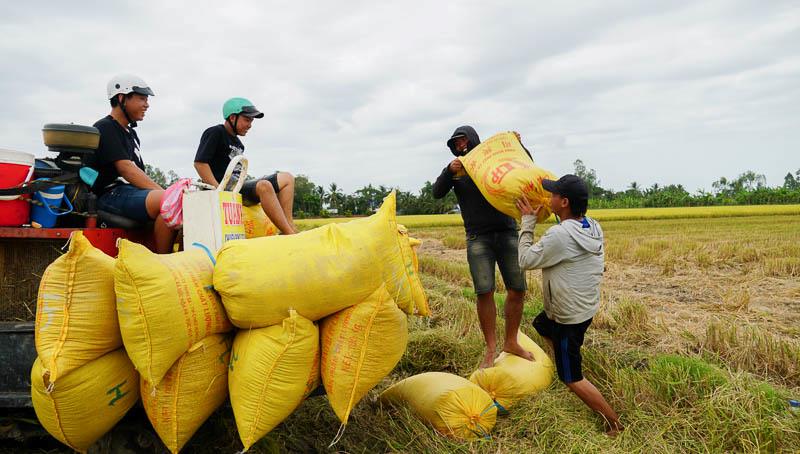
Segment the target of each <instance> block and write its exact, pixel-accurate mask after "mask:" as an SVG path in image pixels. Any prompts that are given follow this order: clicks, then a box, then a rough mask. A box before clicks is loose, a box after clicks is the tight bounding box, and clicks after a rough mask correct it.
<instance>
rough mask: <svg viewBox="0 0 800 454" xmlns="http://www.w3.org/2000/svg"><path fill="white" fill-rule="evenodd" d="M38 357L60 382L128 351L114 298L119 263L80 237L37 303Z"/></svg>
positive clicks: (48, 274) (45, 281)
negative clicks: (116, 352) (92, 363)
mask: <svg viewBox="0 0 800 454" xmlns="http://www.w3.org/2000/svg"><path fill="white" fill-rule="evenodd" d="M35 339H36V352H37V353H38V354H39V359H40V360H41V363H42V371H43V373H44V374H45V376H46V380H47V381H48V382H50V383H52V384H53V385H54V386H55V383H56V381H57V380H58V379H59V378H60V377H63V376H64V375H66V374H68V373H70V372H71V371H73V370H75V369H77V368H79V367H81V366H83V365H84V364H86V363H88V362H89V361H92V360H94V359H97V358H99V357H101V356H103V355H105V354H106V353H109V352H112V351H114V350H116V349H118V348H120V347H122V336H121V335H120V331H119V322H118V321H117V306H116V300H115V296H114V259H113V258H111V257H109V256H108V255H106V254H105V253H103V252H102V251H101V250H99V249H97V248H95V247H94V246H92V244H91V243H90V242H89V240H88V239H87V238H86V237H85V236H84V235H83V233H82V232H80V231H75V232H73V233H72V236H71V237H70V242H69V250H68V251H67V253H66V254H64V255H62V256H61V257H59V258H57V259H56V260H55V261H54V262H53V263H51V264H50V265H49V266H48V267H47V269H46V270H45V271H44V274H43V275H42V280H41V283H40V284H39V294H38V297H37V300H36V336H35Z"/></svg>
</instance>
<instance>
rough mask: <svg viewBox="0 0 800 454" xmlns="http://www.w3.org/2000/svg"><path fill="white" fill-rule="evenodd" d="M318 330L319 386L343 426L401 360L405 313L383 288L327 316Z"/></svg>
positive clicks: (403, 346) (406, 335) (406, 342)
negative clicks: (319, 348)
mask: <svg viewBox="0 0 800 454" xmlns="http://www.w3.org/2000/svg"><path fill="white" fill-rule="evenodd" d="M319 329H320V338H321V341H322V362H321V367H320V372H321V374H322V383H323V384H324V385H325V391H326V392H327V394H328V400H329V401H330V404H331V407H333V411H334V412H335V413H336V416H338V417H339V420H340V421H342V424H347V419H348V417H349V416H350V411H351V410H352V409H353V407H354V406H355V405H356V404H357V403H358V402H359V401H360V400H361V399H362V398H363V397H364V396H365V395H366V394H367V393H368V392H369V390H370V389H372V388H373V387H374V386H375V385H377V384H378V383H379V382H380V381H381V380H382V379H383V377H385V376H386V375H388V374H389V372H391V371H392V369H394V366H396V365H397V362H398V361H400V358H401V357H402V356H403V353H404V352H405V350H406V345H407V344H408V321H407V320H406V314H404V313H403V311H401V310H400V309H398V308H397V305H396V304H394V301H392V297H391V296H389V293H388V292H387V291H386V288H385V287H383V286H381V288H379V289H378V290H377V291H376V292H375V293H373V294H372V295H371V296H370V297H369V298H368V299H367V300H366V301H364V302H363V303H359V304H356V305H355V306H352V307H348V308H347V309H343V310H341V311H339V312H337V313H335V314H333V315H330V316H328V317H325V318H324V319H323V320H322V322H321V323H320V327H319Z"/></svg>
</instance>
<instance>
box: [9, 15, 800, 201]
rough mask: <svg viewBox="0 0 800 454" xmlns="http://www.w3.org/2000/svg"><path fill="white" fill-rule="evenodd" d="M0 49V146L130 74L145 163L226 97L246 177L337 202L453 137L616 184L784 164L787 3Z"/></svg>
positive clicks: (182, 149)
mask: <svg viewBox="0 0 800 454" xmlns="http://www.w3.org/2000/svg"><path fill="white" fill-rule="evenodd" d="M111 4H114V5H116V6H110V5H111ZM120 5H123V6H120ZM589 5H591V6H589ZM666 5H668V6H666ZM0 36H2V37H3V38H2V39H1V40H0V61H2V71H1V72H0V99H2V101H3V108H2V109H0V148H7V149H15V150H20V151H27V152H31V153H34V154H36V155H37V156H44V155H46V149H45V148H44V146H43V144H42V142H41V132H40V130H41V127H42V125H43V124H44V123H53V122H74V123H80V124H92V123H94V122H95V121H96V120H97V119H99V118H101V117H102V116H104V115H106V114H107V113H108V110H109V106H108V101H107V100H106V98H105V86H106V82H107V81H108V80H109V79H110V78H111V77H112V76H113V75H114V74H116V73H122V72H130V73H135V74H138V75H139V76H141V77H142V78H144V79H145V80H146V81H147V82H148V83H149V84H150V86H151V87H152V88H153V90H154V91H155V93H156V96H155V97H154V98H152V99H151V102H150V110H149V111H148V112H147V117H146V118H145V120H144V121H143V122H141V123H140V125H139V128H138V132H139V135H140V137H141V139H142V151H143V156H144V159H145V162H147V163H150V164H153V165H156V166H158V167H161V168H162V169H165V170H167V169H173V170H175V171H177V172H178V173H179V174H181V175H182V176H195V175H194V171H193V168H192V161H193V158H194V153H195V151H196V149H197V144H198V142H199V138H200V135H201V133H202V131H203V130H204V129H205V128H206V127H208V126H211V125H213V124H216V123H220V122H221V121H222V119H221V106H222V103H223V102H224V101H225V99H227V98H229V97H232V96H244V97H247V98H250V99H251V100H252V101H253V102H254V103H255V104H256V106H257V107H259V108H260V109H261V110H262V111H263V112H265V113H266V117H265V118H264V119H262V120H256V123H255V124H254V127H253V128H252V129H251V130H250V132H249V134H248V135H247V136H246V137H245V138H243V142H244V144H245V146H246V148H247V155H248V156H249V158H250V168H251V173H253V174H257V175H261V174H266V173H269V172H271V171H272V170H274V169H281V170H288V171H291V172H293V173H295V174H305V175H308V176H309V178H311V180H312V181H314V182H316V183H317V184H323V185H325V186H326V187H327V185H328V184H329V183H331V182H336V183H337V184H339V185H340V186H341V187H343V189H344V190H345V191H346V192H351V191H353V190H355V189H357V188H359V187H361V186H363V185H366V184H367V183H374V184H385V185H390V186H398V187H400V188H401V189H404V190H410V191H414V192H416V191H417V190H418V189H419V188H420V187H421V186H422V184H423V183H424V182H425V181H426V180H433V179H434V178H435V177H436V175H438V173H439V171H440V170H441V168H443V167H444V165H445V164H446V163H447V162H448V161H449V159H450V155H449V151H448V150H447V148H446V146H445V140H446V139H447V138H448V137H449V136H450V134H451V133H452V131H453V130H454V129H455V128H456V127H457V126H459V125H462V124H471V125H473V126H474V127H475V128H476V129H477V131H478V132H479V134H480V135H481V136H482V137H484V138H488V137H489V136H491V135H493V134H494V133H496V132H499V131H504V130H510V129H515V130H517V131H519V132H520V133H521V134H522V137H523V142H524V143H525V144H526V145H528V146H529V148H531V149H532V151H533V153H534V159H535V160H536V161H537V163H538V164H539V165H541V166H542V167H545V168H547V169H550V170H552V171H553V172H555V173H556V174H562V173H567V172H570V171H571V170H572V169H573V167H572V163H573V162H574V161H575V159H578V158H579V159H582V160H583V161H584V162H585V163H586V165H587V166H588V167H590V168H594V169H596V171H597V174H598V176H599V177H600V180H601V183H602V185H603V186H606V187H612V188H614V189H618V190H620V189H624V188H625V187H627V186H628V184H629V183H630V182H632V181H637V182H638V183H639V184H640V185H644V186H650V185H652V184H653V183H659V184H666V183H682V184H683V185H685V186H686V188H687V189H689V190H690V191H694V190H696V189H698V188H706V189H710V187H711V183H712V181H714V180H716V179H717V178H718V177H720V176H727V177H732V176H736V175H738V174H739V173H741V172H743V171H745V170H755V171H756V172H759V173H763V174H765V175H766V177H767V182H768V184H770V185H778V184H781V183H782V182H783V176H784V175H785V174H786V172H787V171H789V170H792V171H795V170H797V169H798V168H800V2H798V1H793V2H792V1H786V2H783V1H778V0H770V1H768V2H765V1H710V2H703V1H670V2H641V1H604V2H574V3H573V2H563V1H560V2H555V1H553V2H540V1H536V2H533V1H518V2H502V1H495V2H485V1H466V2H456V1H452V2H417V1H405V2H392V4H389V2H375V1H364V2H360V1H339V2H317V4H316V5H312V4H311V2H289V1H286V2H277V1H269V2H267V1H263V2H254V1H253V2H244V1H225V2H218V1H215V2H204V1H193V2H182V1H164V0H161V1H147V0H141V1H136V2H130V3H123V2H89V1H82V2H63V1H58V2H56V1H53V2H14V6H13V7H10V6H8V5H7V4H6V5H3V6H2V7H0Z"/></svg>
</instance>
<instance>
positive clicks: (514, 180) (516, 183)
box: [458, 132, 557, 222]
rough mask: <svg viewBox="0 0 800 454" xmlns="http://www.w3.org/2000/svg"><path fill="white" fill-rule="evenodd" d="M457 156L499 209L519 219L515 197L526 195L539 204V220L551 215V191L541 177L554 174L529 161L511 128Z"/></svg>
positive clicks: (534, 203)
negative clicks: (544, 186) (464, 154)
mask: <svg viewBox="0 0 800 454" xmlns="http://www.w3.org/2000/svg"><path fill="white" fill-rule="evenodd" d="M458 159H460V160H461V162H462V163H464V169H466V171H467V173H468V174H469V176H470V178H472V181H474V182H475V185H476V186H478V189H479V190H480V191H481V194H483V196H484V197H486V200H488V201H489V203H490V204H491V205H492V206H493V207H495V208H496V209H497V210H498V211H500V212H502V213H505V214H507V215H509V216H511V217H513V218H514V219H517V220H519V219H520V213H519V209H518V208H517V205H516V201H517V199H519V198H521V197H522V196H525V197H527V198H528V199H529V200H530V201H531V205H533V206H534V207H535V206H536V205H542V210H541V211H539V216H538V220H539V221H540V222H541V221H544V220H546V219H547V218H549V217H550V214H551V212H550V193H549V192H547V191H545V190H544V189H542V180H543V179H548V180H555V179H557V178H556V176H555V175H553V173H552V172H549V171H547V170H544V169H542V168H541V167H539V166H537V165H536V164H534V163H533V161H531V158H530V157H528V154H527V153H525V150H523V149H522V145H521V144H520V143H519V140H517V137H516V136H515V135H514V133H513V132H503V133H500V134H496V135H494V136H492V137H490V138H489V140H487V141H485V142H482V143H481V144H480V145H478V146H477V147H475V148H473V149H472V151H470V152H469V153H467V155H466V156H461V157H459V158H458Z"/></svg>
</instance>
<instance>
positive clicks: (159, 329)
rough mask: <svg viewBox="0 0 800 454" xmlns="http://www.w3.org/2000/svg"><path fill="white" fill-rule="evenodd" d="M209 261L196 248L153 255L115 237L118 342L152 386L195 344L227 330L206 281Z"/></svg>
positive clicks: (208, 258)
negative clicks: (117, 250) (116, 244)
mask: <svg viewBox="0 0 800 454" xmlns="http://www.w3.org/2000/svg"><path fill="white" fill-rule="evenodd" d="M212 260H213V259H212V258H211V257H209V255H208V254H207V251H206V250H203V249H202V248H199V247H192V246H190V247H189V249H188V250H186V251H183V252H177V253H174V254H154V253H152V252H150V251H149V250H148V249H147V248H146V247H144V246H142V245H140V244H136V243H132V242H130V241H127V240H121V241H120V242H119V257H118V258H117V264H116V268H115V270H114V288H115V289H116V292H117V313H118V316H119V327H120V330H121V331H122V341H123V342H124V343H125V349H126V350H127V351H128V355H129V356H130V358H131V361H133V364H135V365H136V369H137V370H138V371H139V373H140V374H142V377H143V378H144V379H145V380H147V382H148V383H150V384H151V385H153V386H156V387H157V386H158V384H159V382H161V378H162V377H163V376H164V374H166V373H167V370H169V368H170V367H172V365H173V364H174V363H175V361H177V360H178V358H180V356H181V355H183V354H184V353H186V351H187V350H189V348H191V347H192V346H193V345H194V344H196V343H197V342H199V341H200V340H202V339H203V338H205V337H207V336H210V335H211V334H217V333H224V332H227V331H230V330H231V329H232V326H231V324H230V322H229V321H228V318H227V317H226V316H225V309H224V308H223V307H222V303H221V302H220V300H219V295H217V293H216V292H215V291H214V288H213V287H212V286H211V281H212V277H211V275H212V273H213V271H214V266H213V261H212Z"/></svg>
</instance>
